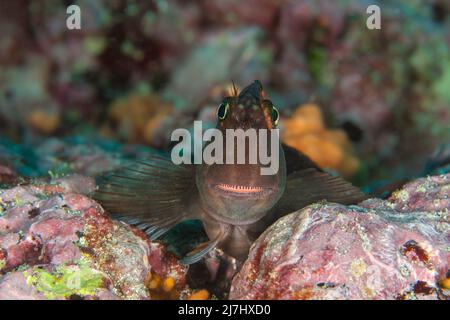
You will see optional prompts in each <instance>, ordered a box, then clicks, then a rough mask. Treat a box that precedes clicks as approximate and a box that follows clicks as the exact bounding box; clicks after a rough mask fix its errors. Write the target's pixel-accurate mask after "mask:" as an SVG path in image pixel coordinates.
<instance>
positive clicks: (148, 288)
mask: <svg viewBox="0 0 450 320" xmlns="http://www.w3.org/2000/svg"><path fill="white" fill-rule="evenodd" d="M94 188H95V182H94V181H93V180H92V179H91V178H87V177H84V176H79V175H74V176H71V177H65V178H60V179H57V180H54V181H52V182H51V183H47V184H45V183H34V184H27V185H19V186H16V187H14V188H11V189H0V299H23V298H25V299H45V298H47V299H80V298H81V299H155V298H177V297H178V296H179V294H180V293H181V292H182V291H183V289H184V288H185V273H186V267H184V266H182V265H181V264H179V263H178V260H177V259H176V257H175V256H174V255H172V254H170V253H168V252H167V251H166V250H165V247H164V246H163V245H162V244H160V243H153V242H150V241H149V240H148V238H147V237H146V235H145V234H144V233H142V232H141V231H140V230H138V229H136V228H134V227H132V226H129V225H127V224H125V223H122V222H119V221H115V220H112V219H111V218H110V217H109V216H108V214H106V213H105V212H104V211H103V209H102V208H101V207H100V205H99V204H97V203H96V202H95V201H93V200H92V199H90V198H89V197H88V196H86V195H85V194H87V193H89V192H91V191H93V190H94Z"/></svg>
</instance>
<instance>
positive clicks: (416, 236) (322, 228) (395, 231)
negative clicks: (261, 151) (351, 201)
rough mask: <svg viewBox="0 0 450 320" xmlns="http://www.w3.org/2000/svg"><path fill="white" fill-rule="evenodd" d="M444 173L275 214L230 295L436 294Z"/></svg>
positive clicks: (443, 249)
mask: <svg viewBox="0 0 450 320" xmlns="http://www.w3.org/2000/svg"><path fill="white" fill-rule="evenodd" d="M449 195H450V175H441V176H433V177H428V178H422V179H418V180H416V181H413V182H411V183H409V184H407V185H405V186H404V187H403V188H402V189H401V190H398V191H397V192H395V193H394V194H393V195H392V196H391V197H390V198H389V199H388V200H384V201H383V200H379V199H369V200H366V201H364V202H362V203H360V204H359V205H358V206H344V205H339V204H334V203H325V202H324V203H316V204H313V205H311V206H308V207H306V208H304V209H302V210H299V211H297V212H294V213H292V214H289V215H287V216H285V217H283V218H282V219H280V220H278V221H277V222H276V223H275V224H274V225H272V226H271V227H270V228H269V229H268V230H266V231H265V232H264V233H263V234H262V235H261V237H260V238H259V239H258V240H257V241H256V242H255V244H254V245H253V247H252V248H251V251H250V255H249V258H248V260H247V261H246V262H245V264H244V265H243V268H242V269H241V270H240V272H239V273H238V274H237V276H236V277H235V278H234V279H233V283H232V288H231V292H230V298H231V299H438V298H447V297H448V291H446V290H445V287H441V285H440V284H442V283H445V281H444V282H443V281H442V280H443V279H446V278H448V272H449V269H450V217H449V211H448V209H449V208H450V197H449Z"/></svg>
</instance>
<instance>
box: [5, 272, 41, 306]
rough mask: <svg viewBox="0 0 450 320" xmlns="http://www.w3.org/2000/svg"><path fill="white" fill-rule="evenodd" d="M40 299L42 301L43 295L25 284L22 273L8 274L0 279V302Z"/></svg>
mask: <svg viewBox="0 0 450 320" xmlns="http://www.w3.org/2000/svg"><path fill="white" fill-rule="evenodd" d="M42 299H44V295H43V294H42V293H39V292H38V291H37V290H36V289H34V288H33V287H32V286H30V285H28V284H27V280H26V279H25V276H24V273H23V272H20V271H16V272H10V273H8V274H7V275H5V276H3V277H2V278H0V300H42Z"/></svg>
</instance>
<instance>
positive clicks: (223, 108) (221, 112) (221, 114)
mask: <svg viewBox="0 0 450 320" xmlns="http://www.w3.org/2000/svg"><path fill="white" fill-rule="evenodd" d="M228 109H229V105H228V102H222V103H221V104H220V106H219V108H218V109H217V117H218V118H219V119H220V120H223V119H225V117H226V116H227V113H228Z"/></svg>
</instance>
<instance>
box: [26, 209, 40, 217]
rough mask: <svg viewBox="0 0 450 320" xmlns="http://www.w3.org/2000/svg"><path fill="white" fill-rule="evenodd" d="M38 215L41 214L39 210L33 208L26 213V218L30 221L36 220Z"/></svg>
mask: <svg viewBox="0 0 450 320" xmlns="http://www.w3.org/2000/svg"><path fill="white" fill-rule="evenodd" d="M40 214H41V210H40V209H39V208H33V209H31V210H30V211H28V217H29V218H30V219H33V218H36V217H37V216H38V215H40Z"/></svg>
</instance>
